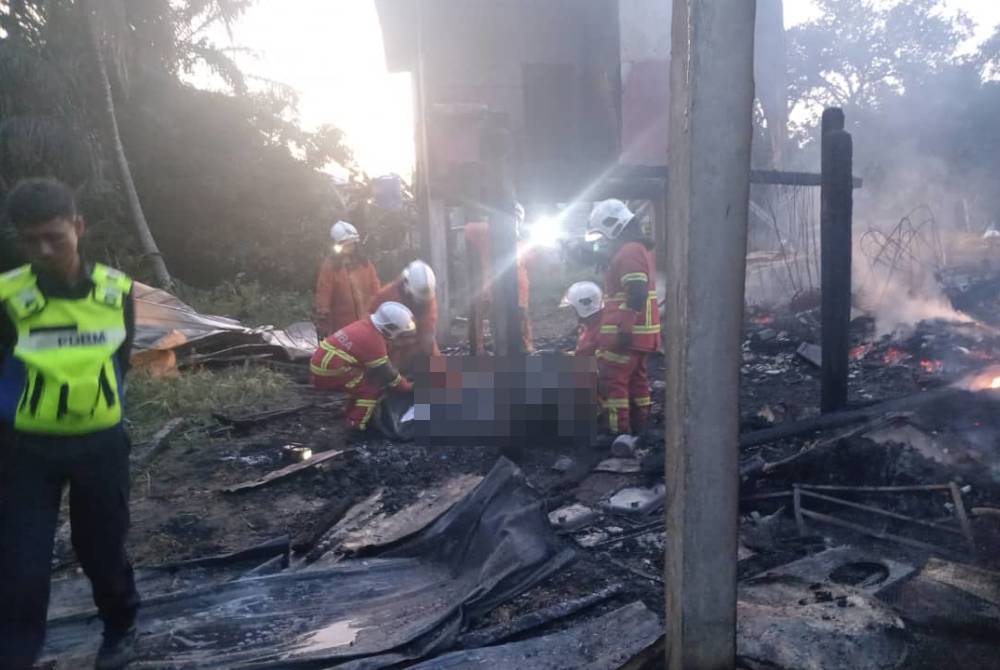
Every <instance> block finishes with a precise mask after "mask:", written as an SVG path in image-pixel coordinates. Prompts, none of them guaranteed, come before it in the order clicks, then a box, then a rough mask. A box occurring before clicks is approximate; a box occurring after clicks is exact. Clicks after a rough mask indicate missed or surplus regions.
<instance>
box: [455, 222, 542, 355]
mask: <svg viewBox="0 0 1000 670" xmlns="http://www.w3.org/2000/svg"><path fill="white" fill-rule="evenodd" d="M514 214H515V217H514V222H515V225H516V226H517V227H518V229H520V227H521V224H523V223H524V207H522V206H521V204H520V203H517V204H516V205H515V210H514ZM465 245H466V248H467V250H468V254H469V261H470V265H471V273H470V274H471V275H472V277H471V279H472V282H471V284H472V286H473V290H474V291H475V294H474V295H473V297H472V299H471V300H470V305H469V348H470V349H471V351H472V353H473V355H476V356H482V355H483V354H484V353H486V344H485V336H484V332H483V330H484V329H483V321H484V320H485V319H486V318H487V315H488V314H489V313H490V308H491V304H492V299H493V298H492V285H493V280H494V276H493V253H492V245H491V243H490V226H489V224H488V223H486V222H484V221H474V222H470V223H467V224H465ZM527 248H528V245H526V244H525V243H524V242H522V241H521V240H518V243H517V306H518V309H519V310H520V312H521V339H522V345H523V347H524V351H525V352H527V353H531V352H533V351H534V350H535V346H534V342H533V338H532V334H531V321H530V319H529V313H528V307H529V305H530V297H531V296H530V291H529V285H528V269H527V266H526V259H527Z"/></svg>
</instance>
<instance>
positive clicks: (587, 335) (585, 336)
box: [574, 312, 601, 356]
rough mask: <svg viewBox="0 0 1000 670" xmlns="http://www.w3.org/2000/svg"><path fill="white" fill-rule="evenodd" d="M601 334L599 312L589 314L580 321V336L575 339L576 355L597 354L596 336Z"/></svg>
mask: <svg viewBox="0 0 1000 670" xmlns="http://www.w3.org/2000/svg"><path fill="white" fill-rule="evenodd" d="M600 334H601V313H600V312H597V313H596V314H591V315H590V316H588V317H587V318H586V319H583V320H582V321H580V336H579V338H578V339H577V341H576V351H575V352H574V353H575V354H576V355H577V356H595V355H597V338H598V337H599V336H600Z"/></svg>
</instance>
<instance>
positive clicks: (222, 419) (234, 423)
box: [212, 403, 315, 430]
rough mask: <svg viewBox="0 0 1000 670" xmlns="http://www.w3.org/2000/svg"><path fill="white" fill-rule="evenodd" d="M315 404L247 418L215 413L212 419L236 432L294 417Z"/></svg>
mask: <svg viewBox="0 0 1000 670" xmlns="http://www.w3.org/2000/svg"><path fill="white" fill-rule="evenodd" d="M314 406H315V403H306V404H304V405H297V406H295V407H284V408H282V409H276V410H272V411H270V412H261V413H259V414H250V415H246V416H226V415H225V414H221V413H219V412H213V413H212V418H214V419H215V420H216V421H218V422H219V423H221V424H223V425H224V426H230V427H232V428H235V429H236V430H248V429H250V428H254V427H256V426H260V425H263V424H265V423H268V422H270V421H275V420H277V419H284V418H285V417H289V416H294V415H296V414H298V413H300V412H304V411H305V410H307V409H309V408H311V407H314Z"/></svg>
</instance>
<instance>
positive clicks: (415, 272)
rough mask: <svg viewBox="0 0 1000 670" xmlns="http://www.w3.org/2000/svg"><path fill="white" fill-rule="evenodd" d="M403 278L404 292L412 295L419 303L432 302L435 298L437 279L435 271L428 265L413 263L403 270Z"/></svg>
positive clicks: (419, 262) (421, 262)
mask: <svg viewBox="0 0 1000 670" xmlns="http://www.w3.org/2000/svg"><path fill="white" fill-rule="evenodd" d="M401 277H402V278H403V290H404V291H406V292H407V293H409V294H410V295H412V296H413V297H414V298H415V299H416V300H417V301H418V302H430V301H431V300H432V299H433V298H434V289H435V287H436V286H437V278H436V277H435V276H434V270H432V269H431V266H430V265H428V264H427V263H424V262H423V261H413V262H412V263H410V264H409V265H407V266H406V267H405V268H403V273H402V275H401Z"/></svg>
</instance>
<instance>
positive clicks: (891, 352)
mask: <svg viewBox="0 0 1000 670" xmlns="http://www.w3.org/2000/svg"><path fill="white" fill-rule="evenodd" d="M911 358H912V356H910V354H908V353H906V352H905V351H903V350H902V349H897V348H896V347H889V349H887V350H886V352H885V353H884V354H883V355H882V361H883V362H884V363H885V364H886V365H900V364H901V363H904V362H906V361H908V360H910V359H911Z"/></svg>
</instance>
